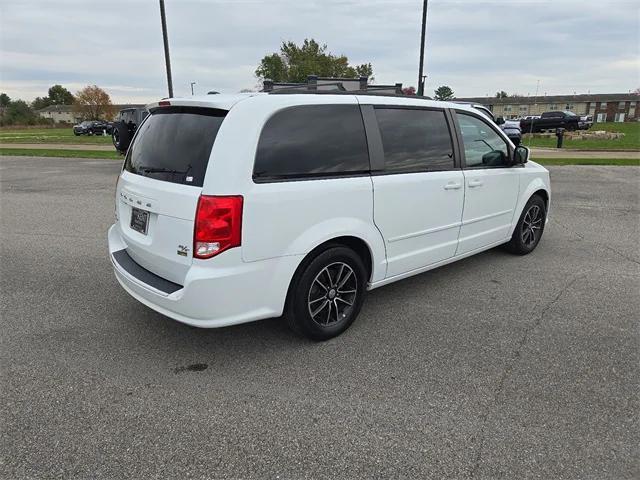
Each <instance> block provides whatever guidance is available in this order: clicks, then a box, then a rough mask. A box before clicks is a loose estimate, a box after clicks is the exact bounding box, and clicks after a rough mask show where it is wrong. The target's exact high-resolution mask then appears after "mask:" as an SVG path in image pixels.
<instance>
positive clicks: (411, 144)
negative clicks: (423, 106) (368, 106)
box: [375, 108, 453, 172]
mask: <svg viewBox="0 0 640 480" xmlns="http://www.w3.org/2000/svg"><path fill="white" fill-rule="evenodd" d="M375 112H376V118H377V119H378V126H379V127H380V135H381V136H382V146H383V148H384V162H385V170H386V171H392V172H419V171H428V170H447V169H451V168H453V144H452V142H451V135H450V134H449V127H448V126H447V121H446V118H445V115H444V112H443V111H438V110H417V109H403V108H376V109H375Z"/></svg>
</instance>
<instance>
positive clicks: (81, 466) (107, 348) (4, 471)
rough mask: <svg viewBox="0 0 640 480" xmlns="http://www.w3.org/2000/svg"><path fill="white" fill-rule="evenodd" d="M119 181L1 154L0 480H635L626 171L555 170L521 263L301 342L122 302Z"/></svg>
mask: <svg viewBox="0 0 640 480" xmlns="http://www.w3.org/2000/svg"><path fill="white" fill-rule="evenodd" d="M119 167H120V165H119V163H118V162H116V161H112V160H81V159H61V158H47V159H41V158H31V157H0V179H1V182H2V183H1V186H2V188H1V198H0V209H1V210H0V214H1V223H0V239H1V247H0V248H1V251H0V255H1V257H0V262H1V264H0V274H1V277H0V286H1V294H0V295H1V296H0V298H1V303H2V305H1V306H2V311H1V314H2V318H1V322H2V330H1V335H0V342H1V343H0V361H1V385H0V415H1V416H0V429H1V433H2V435H1V437H2V447H1V453H0V455H1V461H0V476H1V477H4V478H12V479H13V478H17V479H22V478H65V479H69V478H82V479H85V478H87V479H88V478H91V479H103V478H104V479H116V478H118V479H123V478H132V479H134V478H135V479H142V478H256V479H266V478H281V479H285V478H291V479H298V478H332V479H335V478H491V479H493V478H505V479H516V478H518V479H522V478H549V479H555V478H567V479H578V478H579V479H625V478H639V477H640V464H639V460H638V459H639V458H640V449H639V447H638V445H639V444H640V443H639V442H640V425H639V421H638V412H639V410H640V409H639V407H640V402H639V400H638V391H639V387H640V381H639V377H640V376H639V369H638V365H640V354H639V352H640V348H639V347H640V341H639V340H640V329H639V318H640V247H639V238H640V227H639V219H640V201H639V191H640V168H636V167H555V168H552V170H551V174H552V175H551V176H552V182H553V183H552V187H553V197H552V205H553V206H552V213H551V222H550V223H549V225H548V227H547V230H546V232H545V236H544V237H543V239H542V242H541V244H540V245H539V247H538V249H537V250H536V251H535V252H534V253H533V254H531V255H529V256H526V257H515V256H511V255H509V254H507V253H505V252H503V251H502V250H500V249H496V250H492V251H489V252H486V253H484V254H480V255H477V256H475V257H472V258H469V259H466V260H463V261H461V262H458V263H454V264H451V265H449V266H446V267H443V268H440V269H437V270H434V271H432V272H428V273H426V274H423V275H419V276H417V277H413V278H410V279H407V280H405V281H402V282H398V283H395V284H393V285H389V286H387V287H383V288H381V289H379V290H375V291H373V292H371V294H370V295H369V297H368V299H367V301H366V303H365V306H364V308H363V311H362V314H361V315H360V317H359V319H358V321H357V322H356V323H355V324H354V325H353V326H352V328H351V329H350V330H349V331H347V332H346V333H345V334H344V335H342V336H341V337H339V338H337V339H333V340H331V341H329V342H326V343H311V342H308V341H305V340H302V339H300V338H298V337H296V336H294V335H293V334H291V333H289V331H288V330H287V328H286V326H285V325H284V323H283V322H281V321H279V320H268V321H262V322H256V323H252V324H247V325H241V326H236V327H229V328H225V329H220V330H200V329H195V328H190V327H187V326H185V325H181V324H179V323H176V322H174V321H172V320H169V319H167V318H165V317H163V316H161V315H159V314H157V313H155V312H153V311H151V310H149V309H148V308H146V307H144V306H143V305H141V304H139V303H138V302H136V301H135V300H133V299H132V298H130V297H129V296H128V295H127V294H126V293H125V292H124V291H123V290H122V289H121V288H120V287H119V285H118V284H117V282H116V280H115V278H114V277H113V274H112V271H111V267H110V263H109V260H108V258H107V251H106V240H105V234H106V230H107V228H108V226H109V225H110V224H111V223H112V219H113V205H114V201H113V194H114V188H115V179H116V175H117V172H118V169H119ZM247 294H248V295H249V294H250V292H247Z"/></svg>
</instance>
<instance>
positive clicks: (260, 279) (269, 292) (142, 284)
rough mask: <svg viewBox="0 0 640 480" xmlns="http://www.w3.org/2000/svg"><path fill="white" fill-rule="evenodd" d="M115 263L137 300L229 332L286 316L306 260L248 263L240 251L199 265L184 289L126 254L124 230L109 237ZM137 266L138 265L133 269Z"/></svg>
mask: <svg viewBox="0 0 640 480" xmlns="http://www.w3.org/2000/svg"><path fill="white" fill-rule="evenodd" d="M108 239H109V258H110V259H111V263H112V264H113V269H114V272H115V276H116V279H117V280H118V282H119V283H120V285H122V288H124V289H125V291H127V293H129V294H130V295H131V296H132V297H134V298H135V299H136V300H138V301H139V302H141V303H143V304H144V305H146V306H148V307H149V308H152V309H153V310H155V311H157V312H159V313H161V314H163V315H166V316H167V317H170V318H172V319H174V320H177V321H179V322H182V323H186V324H188V325H193V326H196V327H204V328H215V327H224V326H227V325H235V324H239V323H245V322H251V321H254V320H260V319H263V318H270V317H277V316H280V315H282V311H283V309H284V302H285V299H286V295H287V290H288V288H289V282H290V281H291V278H292V277H293V274H294V272H295V269H296V268H297V266H298V264H299V262H300V261H302V256H287V257H280V258H273V259H268V260H263V261H258V262H243V261H242V258H241V251H240V249H239V248H234V249H231V250H228V251H226V252H224V253H222V254H220V255H219V257H214V258H213V259H209V260H194V262H193V265H192V266H191V267H190V268H189V271H188V272H187V275H186V277H185V281H184V285H178V284H176V283H173V282H169V281H167V280H165V279H162V278H161V277H158V276H157V275H155V274H154V273H153V272H150V271H148V270H146V269H144V268H143V267H141V266H140V265H138V264H136V263H135V262H134V261H133V259H131V257H129V256H128V255H127V254H126V248H127V245H126V244H125V242H124V240H123V238H122V236H121V235H120V229H119V226H118V225H117V224H116V225H113V226H111V228H110V229H109V232H108ZM131 262H133V263H131Z"/></svg>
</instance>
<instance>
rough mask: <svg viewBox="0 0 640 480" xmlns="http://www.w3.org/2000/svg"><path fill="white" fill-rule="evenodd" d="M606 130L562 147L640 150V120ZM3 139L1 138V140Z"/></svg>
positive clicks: (532, 143) (549, 141)
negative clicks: (612, 135)
mask: <svg viewBox="0 0 640 480" xmlns="http://www.w3.org/2000/svg"><path fill="white" fill-rule="evenodd" d="M596 130H605V131H607V132H622V133H624V137H623V138H616V139H614V140H570V139H568V138H566V137H565V139H564V144H563V146H562V148H564V149H567V150H638V151H640V122H627V123H614V122H607V123H594V124H593V127H591V129H590V130H588V131H596ZM0 141H1V140H0ZM556 141H557V139H556V137H552V138H530V137H529V136H525V137H524V138H523V140H522V144H523V145H524V146H526V147H548V148H555V147H556Z"/></svg>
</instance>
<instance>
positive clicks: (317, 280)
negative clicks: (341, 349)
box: [286, 246, 367, 341]
mask: <svg viewBox="0 0 640 480" xmlns="http://www.w3.org/2000/svg"><path fill="white" fill-rule="evenodd" d="M366 282H367V275H366V268H365V266H364V264H363V262H362V259H361V258H360V257H359V256H358V255H357V254H356V253H355V252H354V251H353V250H351V249H350V248H347V247H343V246H335V247H330V248H328V249H327V250H325V251H323V252H321V253H320V254H318V255H317V256H316V257H315V258H313V259H312V260H311V261H309V262H308V263H307V264H303V266H302V267H301V270H300V271H299V272H297V273H296V275H295V277H294V279H293V281H292V285H291V288H290V292H289V298H288V305H287V313H286V317H287V321H288V323H289V326H290V327H291V329H292V330H294V331H295V332H297V333H300V334H302V335H304V336H305V337H307V338H310V339H312V340H316V341H321V340H328V339H330V338H333V337H335V336H337V335H340V334H341V333H342V332H344V331H345V330H346V329H347V328H349V326H350V325H351V324H352V323H353V321H354V320H355V319H356V317H357V316H358V313H360V308H361V307H362V302H363V301H364V297H365V293H366Z"/></svg>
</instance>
